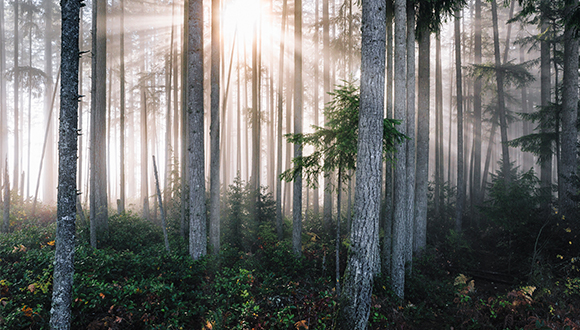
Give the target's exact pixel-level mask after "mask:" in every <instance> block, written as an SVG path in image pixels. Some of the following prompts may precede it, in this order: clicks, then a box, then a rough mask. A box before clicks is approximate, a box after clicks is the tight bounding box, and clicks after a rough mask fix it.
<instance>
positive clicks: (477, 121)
mask: <svg viewBox="0 0 580 330" xmlns="http://www.w3.org/2000/svg"><path fill="white" fill-rule="evenodd" d="M473 29H474V32H475V33H474V41H473V44H474V49H473V55H474V64H475V65H478V64H481V58H482V43H481V0H475V20H474V27H473ZM481 92H482V81H481V78H480V77H475V79H474V81H473V150H474V151H473V152H474V154H473V180H472V182H473V188H472V191H473V192H474V196H472V197H471V199H472V201H474V203H473V204H474V206H475V207H474V208H473V210H474V217H475V223H476V224H479V209H478V206H480V205H481V203H482V199H481V196H480V191H481Z"/></svg>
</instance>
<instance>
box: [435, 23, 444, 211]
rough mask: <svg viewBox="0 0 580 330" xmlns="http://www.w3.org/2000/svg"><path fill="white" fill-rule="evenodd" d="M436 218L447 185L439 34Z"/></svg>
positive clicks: (438, 36) (437, 57)
mask: <svg viewBox="0 0 580 330" xmlns="http://www.w3.org/2000/svg"><path fill="white" fill-rule="evenodd" d="M435 121H436V122H437V123H436V127H437V129H436V130H435V134H436V137H435V140H436V141H435V152H436V156H437V155H438V156H439V157H435V193H434V198H435V216H437V217H440V216H441V207H442V206H443V198H444V194H443V193H442V191H441V190H442V187H443V184H444V183H445V179H444V175H443V162H444V159H445V157H444V154H443V73H442V70H441V34H440V33H439V32H438V33H437V36H436V38H435Z"/></svg>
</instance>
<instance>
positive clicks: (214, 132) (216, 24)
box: [209, 0, 221, 255]
mask: <svg viewBox="0 0 580 330" xmlns="http://www.w3.org/2000/svg"><path fill="white" fill-rule="evenodd" d="M211 5H212V7H211V16H212V19H211V125H210V140H211V141H210V143H211V151H210V153H211V155H210V162H211V164H210V188H209V189H210V203H209V205H210V210H209V216H210V219H209V223H210V230H209V232H210V234H209V239H210V246H211V249H212V253H213V254H214V255H217V254H218V253H219V250H220V8H221V1H220V0H212V3H211Z"/></svg>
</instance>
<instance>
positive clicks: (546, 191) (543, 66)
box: [540, 14, 552, 211]
mask: <svg viewBox="0 0 580 330" xmlns="http://www.w3.org/2000/svg"><path fill="white" fill-rule="evenodd" d="M544 15H545V14H543V16H542V25H541V31H540V34H541V35H542V39H541V42H540V105H541V106H542V108H544V109H545V108H546V107H547V106H548V105H549V104H550V101H551V89H552V86H551V80H550V79H551V74H550V61H551V59H550V42H549V40H548V38H549V35H550V33H549V31H548V30H549V28H550V27H549V24H548V22H547V17H544ZM547 126H548V125H547V124H542V123H540V133H542V134H543V135H547V134H549V133H550V129H549V127H547ZM540 153H541V159H542V161H541V163H540V167H541V169H540V181H541V186H542V197H543V201H542V208H543V209H544V210H546V211H548V208H549V203H550V199H551V198H552V191H551V190H552V141H551V140H550V139H548V138H544V141H542V147H541V151H540Z"/></svg>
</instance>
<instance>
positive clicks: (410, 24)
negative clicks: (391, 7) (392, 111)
mask: <svg viewBox="0 0 580 330" xmlns="http://www.w3.org/2000/svg"><path fill="white" fill-rule="evenodd" d="M415 110H416V109H415V5H414V2H413V1H407V136H408V137H409V138H410V139H409V140H408V141H407V157H406V158H407V166H406V171H407V189H406V194H407V197H406V198H405V199H406V200H407V201H406V202H407V211H406V216H407V219H406V220H405V223H406V226H407V228H406V230H405V231H406V235H407V241H406V243H405V245H406V246H405V263H406V268H407V269H409V270H411V269H412V263H413V241H414V239H413V234H414V229H413V228H414V222H415V166H416V163H415V161H416V159H415V158H416V157H415V151H416V146H415V144H416V143H417V138H416V135H415V117H416V116H415Z"/></svg>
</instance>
